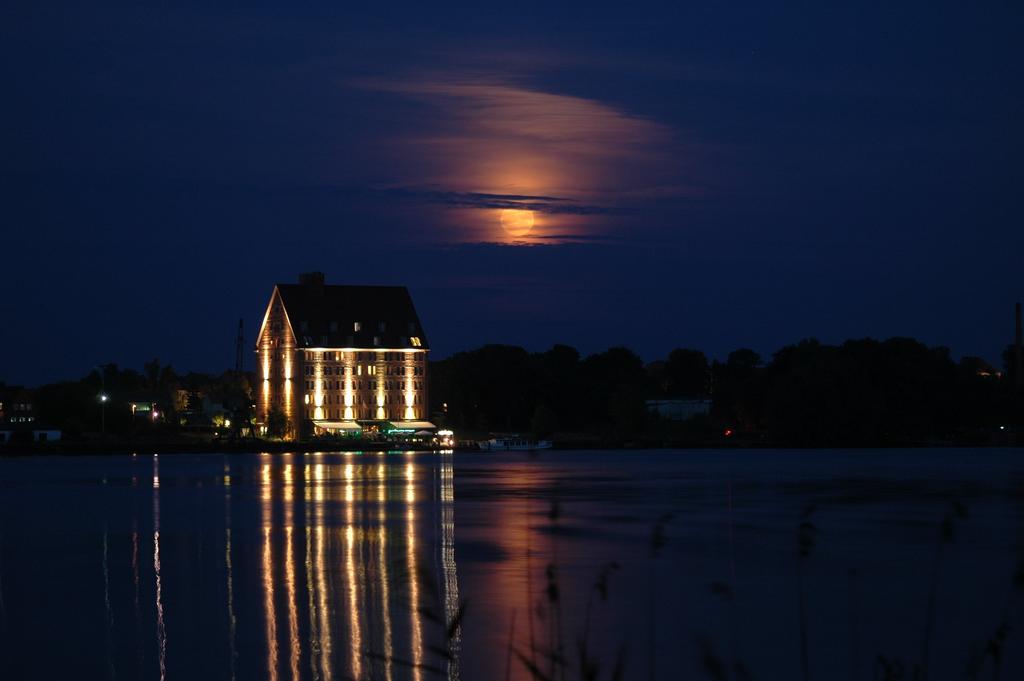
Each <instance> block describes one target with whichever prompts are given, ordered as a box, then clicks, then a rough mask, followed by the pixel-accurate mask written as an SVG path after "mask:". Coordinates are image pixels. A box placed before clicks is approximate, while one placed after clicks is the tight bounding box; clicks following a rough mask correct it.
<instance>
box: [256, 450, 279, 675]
mask: <svg viewBox="0 0 1024 681" xmlns="http://www.w3.org/2000/svg"><path fill="white" fill-rule="evenodd" d="M262 474H263V490H262V494H261V502H262V503H261V504H260V515H261V520H262V524H263V611H264V616H265V617H266V619H265V623H266V638H267V674H268V676H269V678H270V679H271V681H277V612H276V610H275V608H274V547H273V545H272V543H271V524H272V522H273V518H272V514H273V510H274V509H273V502H274V499H273V487H272V485H271V483H272V476H271V473H270V464H269V463H265V464H263V470H262Z"/></svg>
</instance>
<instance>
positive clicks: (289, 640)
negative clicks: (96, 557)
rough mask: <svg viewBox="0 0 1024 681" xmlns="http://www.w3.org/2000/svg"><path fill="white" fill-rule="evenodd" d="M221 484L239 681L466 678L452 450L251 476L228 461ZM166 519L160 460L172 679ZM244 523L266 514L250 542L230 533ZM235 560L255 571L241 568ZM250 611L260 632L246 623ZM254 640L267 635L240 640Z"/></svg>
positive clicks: (286, 460) (318, 460)
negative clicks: (249, 678) (457, 623)
mask: <svg viewBox="0 0 1024 681" xmlns="http://www.w3.org/2000/svg"><path fill="white" fill-rule="evenodd" d="M249 461H251V460H249ZM247 476H248V479H247ZM222 480H223V484H222V485H221V486H220V490H219V491H220V492H221V493H222V494H223V505H222V508H223V512H224V524H223V534H222V535H220V536H221V537H222V539H221V541H222V542H223V550H222V552H220V555H221V557H222V558H221V563H222V568H223V570H224V579H223V581H222V582H221V583H222V584H223V585H224V589H223V593H224V594H225V603H224V606H223V607H224V610H225V613H224V615H223V618H224V620H225V622H226V628H225V631H224V635H225V636H226V638H227V640H226V641H225V642H224V643H225V644H226V645H225V646H224V648H225V649H226V650H228V651H229V655H228V660H227V662H228V669H227V672H228V674H229V675H230V677H231V678H233V679H234V678H236V677H237V678H244V676H245V674H244V673H243V671H242V670H256V671H260V670H262V671H264V672H265V676H266V677H267V678H269V679H274V680H276V679H289V680H297V679H314V680H316V681H333V680H335V679H386V680H387V681H395V680H401V679H414V680H416V681H421V680H422V679H434V678H447V679H452V680H454V679H458V678H459V665H458V653H459V647H460V641H461V632H460V631H459V630H458V628H456V630H455V631H454V632H453V633H452V635H450V636H449V634H448V631H447V630H448V624H449V623H450V622H452V620H453V618H454V617H455V614H456V613H457V611H458V607H459V596H458V575H457V570H456V562H455V548H454V508H453V503H454V476H453V467H452V454H451V453H450V452H449V453H440V454H436V455H430V456H424V455H413V454H412V453H394V452H393V453H379V454H378V453H371V454H359V453H346V454H339V453H332V454H321V453H315V454H283V455H281V454H274V455H270V454H264V455H261V456H260V457H259V459H258V464H257V466H256V469H255V470H254V469H253V468H252V467H251V465H249V464H246V463H240V464H234V465H233V464H232V463H231V462H230V460H229V462H228V463H226V464H225V465H224V471H223V476H222ZM253 492H255V494H254V493H253ZM247 504H255V505H256V506H257V507H258V510H257V508H254V507H252V506H249V507H246V505H247ZM160 512H161V506H160V477H159V462H158V460H157V459H156V458H155V457H154V459H153V552H154V553H153V578H154V580H155V585H156V589H155V597H156V608H157V637H158V645H157V652H158V655H159V674H160V676H161V678H163V677H165V675H166V669H167V666H168V659H167V658H168V656H169V658H170V660H169V665H170V667H171V669H172V676H173V669H174V664H175V658H174V656H175V654H177V653H178V651H176V650H175V649H174V648H173V647H171V648H168V646H167V630H168V629H169V630H170V631H171V635H172V640H173V634H174V630H175V627H176V626H184V625H185V623H181V622H174V621H173V619H172V620H171V621H168V622H166V626H165V622H164V612H163V605H162V601H161V599H162V590H163V589H165V588H166V586H165V585H164V584H162V579H163V577H162V575H161V572H160V570H161V564H160V549H161V546H160V543H161V536H160ZM246 515H250V516H251V517H258V519H259V522H258V525H259V526H258V528H250V529H253V530H255V532H252V533H250V534H249V535H245V534H240V531H242V532H244V529H243V530H240V528H239V527H237V526H233V524H232V517H233V516H234V517H236V518H240V517H245V516H246ZM246 544H248V546H246ZM257 546H258V550H256V551H254V549H255V548H256V547H257ZM239 551H242V552H246V551H248V553H243V555H248V556H250V557H254V558H257V559H258V560H257V563H256V564H253V565H251V566H249V565H246V564H245V562H244V560H243V561H240V560H239V556H238V555H237V554H238V552H239ZM247 568H251V569H247ZM253 573H257V574H253ZM254 612H258V613H259V620H260V626H259V629H260V630H261V631H256V630H255V628H254V627H253V626H252V625H253V624H254V623H253V622H251V621H246V616H245V615H244V614H240V613H254ZM252 634H256V637H257V638H258V639H261V640H258V641H252V640H245V639H246V637H247V636H248V637H249V638H252V637H253V636H252ZM240 639H241V640H240ZM257 653H258V654H257ZM181 654H185V651H181ZM257 657H258V658H259V659H253V658H257Z"/></svg>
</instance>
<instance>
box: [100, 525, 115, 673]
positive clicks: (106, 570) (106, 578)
mask: <svg viewBox="0 0 1024 681" xmlns="http://www.w3.org/2000/svg"><path fill="white" fill-rule="evenodd" d="M107 535H108V531H107V524H106V523H103V604H104V606H106V609H107V622H106V624H107V626H106V638H107V672H108V674H109V675H110V678H112V679H113V678H114V677H115V676H116V672H115V669H114V658H113V654H112V653H113V647H114V641H113V628H114V611H113V609H112V608H111V605H110V567H109V561H108V560H107V553H108V551H107V548H108V546H107V544H108V542H107Z"/></svg>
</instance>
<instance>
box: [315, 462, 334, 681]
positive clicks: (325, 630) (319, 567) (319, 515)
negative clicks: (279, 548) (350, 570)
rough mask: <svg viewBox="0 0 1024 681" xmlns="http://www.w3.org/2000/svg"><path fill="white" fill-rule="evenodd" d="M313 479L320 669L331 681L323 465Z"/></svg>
mask: <svg viewBox="0 0 1024 681" xmlns="http://www.w3.org/2000/svg"><path fill="white" fill-rule="evenodd" d="M313 479H314V480H315V485H314V493H313V497H314V498H315V499H316V504H317V505H316V523H315V524H316V528H315V529H316V544H315V548H314V553H315V560H316V591H317V606H318V610H319V612H318V615H317V621H318V623H319V625H320V667H321V671H322V673H323V679H324V681H331V679H332V678H333V676H334V668H333V664H334V661H333V659H332V655H331V615H330V610H328V607H327V604H328V602H329V599H330V594H329V593H328V590H327V584H328V581H327V578H326V572H327V568H326V564H325V562H324V508H323V498H324V482H323V481H324V468H323V464H320V463H318V464H316V466H315V467H314V468H313Z"/></svg>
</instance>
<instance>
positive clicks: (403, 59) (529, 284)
mask: <svg viewBox="0 0 1024 681" xmlns="http://www.w3.org/2000/svg"><path fill="white" fill-rule="evenodd" d="M3 15H4V22H3V24H2V25H3V28H2V29H0V33H2V35H3V38H4V39H3V40H2V41H0V55H2V56H3V59H2V60H0V63H2V66H0V72H2V73H3V75H4V77H5V82H7V83H8V98H7V106H6V107H5V109H4V111H3V112H2V113H0V121H3V123H4V125H3V129H4V132H3V133H0V135H2V141H3V147H4V149H5V153H4V154H3V155H2V156H0V187H2V189H0V199H2V202H0V206H2V208H0V221H2V224H3V225H4V229H3V248H4V254H5V256H6V257H5V259H4V265H3V268H2V269H0V285H2V287H3V291H4V295H2V296H0V319H2V320H3V324H4V327H5V329H6V332H5V333H4V336H3V344H2V346H3V350H4V352H3V354H2V357H3V359H0V380H3V381H6V382H7V383H9V384H19V383H20V384H31V385H36V384H40V383H46V382H48V381H52V380H57V379H60V378H74V377H78V376H80V375H82V374H84V373H87V372H88V371H90V370H91V368H92V367H93V366H95V365H97V364H101V363H106V362H110V361H117V362H118V363H119V364H121V365H122V366H127V367H133V368H134V367H141V366H142V364H143V363H144V362H146V361H149V360H151V359H153V358H154V357H155V358H159V359H160V360H161V361H162V362H163V363H170V364H173V365H174V366H176V367H180V368H182V369H194V370H197V371H216V370H220V369H219V368H226V367H231V366H233V365H234V351H235V345H234V341H235V332H236V327H237V323H238V319H239V317H242V318H244V319H245V329H246V343H247V346H248V347H247V350H249V349H251V347H252V346H251V343H252V342H253V340H254V338H255V335H256V331H257V328H258V324H259V321H260V319H261V317H262V314H263V311H264V306H265V305H266V301H267V298H268V296H269V293H270V291H271V289H272V287H273V285H274V284H275V283H278V282H292V281H295V279H296V277H297V275H298V274H299V273H300V272H303V271H308V270H321V271H323V272H325V273H326V275H327V280H328V281H329V282H331V283H338V284H391V285H403V286H407V287H408V288H409V290H410V292H411V293H412V296H413V299H414V301H415V303H416V306H417V309H418V310H419V313H420V316H421V318H422V321H423V325H424V327H425V329H426V331H427V334H428V335H429V337H430V339H431V345H432V357H433V358H443V357H447V356H450V355H451V354H453V353H454V352H457V351H460V350H466V349H471V348H475V347H479V346H481V345H484V344H486V343H505V344H511V345H519V346H522V347H524V348H527V349H528V350H531V351H539V350H544V349H546V348H548V347H550V346H551V345H552V344H553V343H556V342H557V343H565V344H568V345H572V346H573V347H576V348H578V349H579V350H580V351H581V353H583V354H591V353H594V352H597V351H600V350H603V349H605V348H608V347H613V346H625V347H629V348H631V349H633V350H634V351H636V352H637V353H638V354H639V355H640V356H641V357H643V358H644V359H645V360H646V361H650V360H653V359H656V358H659V357H664V356H665V355H666V354H667V353H668V352H669V351H670V350H671V349H672V348H675V347H687V348H696V349H700V350H702V351H704V352H705V353H706V354H708V355H709V356H710V357H717V358H720V359H721V358H724V356H725V355H726V354H727V353H728V352H729V351H731V350H734V349H736V348H740V347H749V348H752V349H754V350H755V351H757V352H758V353H760V354H761V355H762V356H765V357H767V356H769V355H770V354H771V353H772V352H774V351H775V350H777V349H778V348H780V347H782V346H784V345H787V344H790V343H795V342H797V341H799V340H800V339H802V338H808V337H815V338H818V339H819V340H821V341H822V342H824V343H839V342H842V341H844V340H846V339H849V338H863V337H871V338H878V339H885V338H890V337H911V338H916V339H918V340H920V341H922V342H924V343H926V344H927V345H929V346H936V345H943V346H946V347H949V348H950V349H951V351H952V352H953V354H954V355H955V356H957V357H960V356H979V357H982V358H984V359H985V360H987V361H988V362H990V363H991V364H993V365H994V366H997V367H999V366H1001V364H1002V362H1001V357H1000V354H1001V352H1002V350H1003V348H1004V347H1006V345H1008V344H1009V343H1011V342H1012V340H1013V331H1014V329H1013V304H1014V302H1016V301H1019V300H1022V299H1024V281H1022V279H1021V277H1020V263H1021V253H1022V252H1024V230H1021V229H1020V225H1021V224H1022V222H1024V220H1022V218H1024V206H1022V204H1021V201H1020V200H1019V190H1018V188H1019V187H1020V186H1021V185H1022V181H1024V168H1022V166H1021V165H1020V164H1019V163H1018V162H1017V159H1019V158H1020V157H1021V156H1022V154H1024V131H1022V129H1021V127H1020V126H1019V125H1018V124H1017V121H1018V120H1020V118H1021V115H1022V114H1024V92H1022V91H1021V89H1020V88H1019V87H1018V86H1017V84H1018V83H1019V82H1021V81H1022V80H1024V73H1022V71H1024V59H1022V55H1021V47H1020V43H1019V39H1018V36H1019V35H1020V33H1021V30H1022V28H1024V8H1021V7H1019V6H1003V7H998V8H989V7H970V8H961V9H959V10H953V9H940V8H928V9H926V10H915V9H911V8H891V7H888V8H862V7H859V6H854V7H851V8H836V7H828V8H813V9H807V8H804V7H798V6H791V7H772V8H767V9H766V8H760V7H756V6H751V7H745V8H744V7H730V8H712V9H690V8H676V7H660V6H651V7H643V8H640V7H638V8H632V7H631V8H630V9H629V10H628V11H627V10H625V9H621V8H620V9H616V8H589V9H588V10H586V11H583V10H577V9H575V8H571V7H557V8H554V7H546V6H545V7H543V8H540V7H538V8H536V9H534V8H530V7H518V8H511V7H506V8H502V9H501V10H500V11H492V10H489V9H488V8H484V7H475V6H474V7H471V8H459V9H443V10H442V9H436V8H430V9H426V8H422V7H419V6H417V5H415V4H412V3H409V4H399V5H398V6H394V7H393V12H391V13H390V14H389V16H387V17H382V16H379V15H378V14H377V13H376V12H374V10H372V9H367V8H363V9H359V8H356V9H351V8H346V9H345V10H344V11H342V10H341V9H339V8H338V7H336V6H335V5H333V4H327V3H317V4H314V6H312V7H308V8H303V9H297V8H291V7H281V8H275V7H274V6H273V5H272V4H263V3H260V4H257V5H256V6H250V7H247V8H244V9H232V10H227V9H220V8H210V7H209V6H206V5H203V4H196V5H185V6H177V7H174V8H166V7H156V6H153V7H150V8H148V9H144V8H140V7H132V8H129V7H126V6H123V5H121V4H119V3H115V4H112V5H105V6H100V7H88V8H83V7H80V6H78V5H76V4H75V3H64V2H56V3H49V4H47V5H46V6H40V5H39V4H38V3H31V4H30V3H24V4H21V5H19V6H16V7H13V8H9V9H5V10H4V12H3ZM503 211H511V212H507V213H505V212H503ZM506 218H507V219H506ZM246 359H247V362H251V361H252V359H251V357H250V356H249V354H248V353H247V355H246ZM249 366H250V367H251V364H249Z"/></svg>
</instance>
